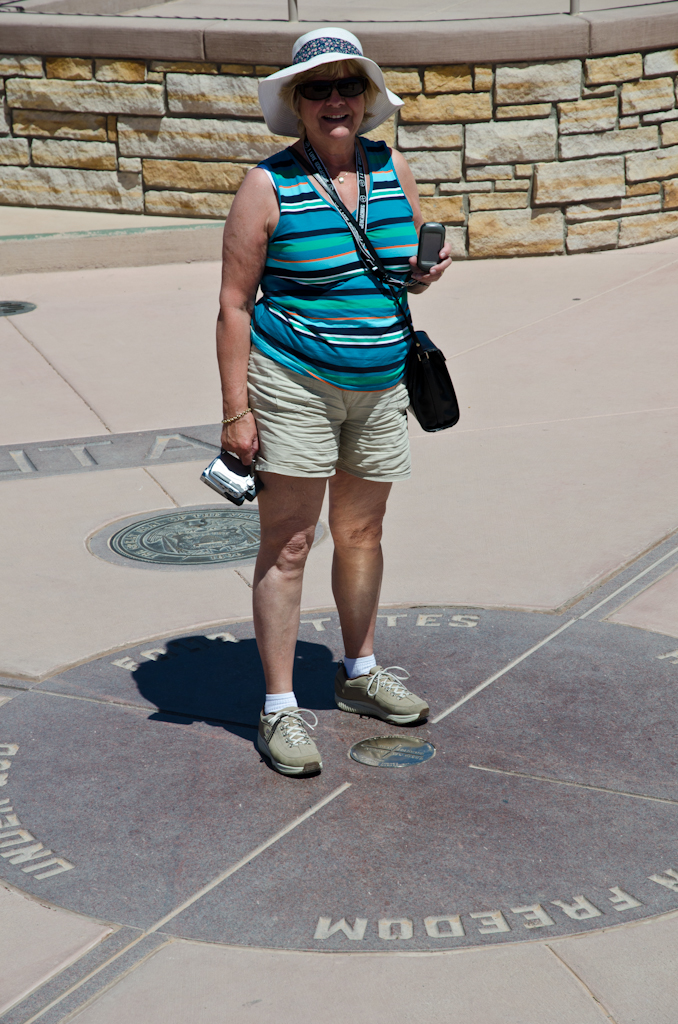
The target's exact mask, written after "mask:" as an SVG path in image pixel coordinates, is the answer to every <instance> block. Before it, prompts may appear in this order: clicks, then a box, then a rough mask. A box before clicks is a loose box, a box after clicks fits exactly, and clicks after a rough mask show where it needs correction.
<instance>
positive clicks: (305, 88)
mask: <svg viewBox="0 0 678 1024" xmlns="http://www.w3.org/2000/svg"><path fill="white" fill-rule="evenodd" d="M333 86H334V82H304V83H303V85H300V86H299V92H300V93H301V95H302V96H303V97H304V99H305V100H326V99H328V97H329V96H331V95H332V88H333Z"/></svg>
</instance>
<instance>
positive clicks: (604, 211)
mask: <svg viewBox="0 0 678 1024" xmlns="http://www.w3.org/2000/svg"><path fill="white" fill-rule="evenodd" d="M621 208H622V201H621V199H599V200H593V201H592V202H590V203H579V204H578V205H577V206H568V208H567V210H566V211H565V220H566V221H567V223H568V224H576V223H578V222H579V221H587V220H605V219H607V218H609V217H618V216H619V215H620V213H621Z"/></svg>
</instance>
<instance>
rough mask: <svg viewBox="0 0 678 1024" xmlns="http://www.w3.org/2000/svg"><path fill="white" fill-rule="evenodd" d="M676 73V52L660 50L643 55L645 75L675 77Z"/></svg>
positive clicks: (677, 53)
mask: <svg viewBox="0 0 678 1024" xmlns="http://www.w3.org/2000/svg"><path fill="white" fill-rule="evenodd" d="M677 71H678V50H660V51H659V52H658V53H646V54H645V74H646V75H648V77H649V76H650V75H675V73H676V72H677Z"/></svg>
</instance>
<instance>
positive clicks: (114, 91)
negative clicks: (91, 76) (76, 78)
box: [7, 78, 165, 114]
mask: <svg viewBox="0 0 678 1024" xmlns="http://www.w3.org/2000/svg"><path fill="white" fill-rule="evenodd" d="M7 102H8V103H9V105H10V106H11V107H20V108H21V109H23V110H71V111H76V112H80V111H82V112H87V113H92V114H107V113H111V114H113V113H120V114H163V113H164V112H165V100H164V95H163V88H162V86H161V85H128V84H127V83H120V84H113V83H109V82H64V81H61V80H60V79H56V78H43V79H41V80H40V81H38V80H37V79H32V78H26V79H21V78H11V79H9V81H8V82H7Z"/></svg>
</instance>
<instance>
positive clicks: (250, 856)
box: [23, 782, 351, 1024]
mask: <svg viewBox="0 0 678 1024" xmlns="http://www.w3.org/2000/svg"><path fill="white" fill-rule="evenodd" d="M350 786H351V783H350V782H343V783H342V784H341V786H338V787H337V788H336V789H333V790H332V792H331V793H328V794H327V796H324V797H323V798H322V800H318V802H317V803H315V804H313V806H312V807H309V808H308V810H306V811H304V812H303V813H302V814H300V815H298V816H297V817H296V818H293V819H292V821H290V822H289V823H288V824H287V825H285V826H284V827H283V828H281V829H279V830H278V831H277V832H276V833H275V834H274V835H272V836H271V837H270V839H266V840H264V842H263V843H260V844H259V845H258V846H255V848H254V849H253V850H251V851H250V852H249V853H247V854H245V856H244V857H241V859H240V860H239V861H236V863H235V864H232V865H231V867H229V868H226V870H225V871H222V872H221V873H220V874H218V875H217V876H216V877H215V878H213V879H212V881H211V882H208V883H207V884H206V885H203V886H202V887H201V888H200V889H198V890H197V892H194V893H193V895H192V896H189V897H188V899H187V900H184V902H183V903H180V904H179V906H178V907H175V908H174V910H171V911H170V912H169V914H165V916H164V917H161V918H160V919H159V920H158V921H156V922H155V924H152V925H151V926H150V928H146V929H145V931H143V932H142V933H141V935H138V936H137V938H136V939H133V940H132V942H129V943H128V944H127V945H126V946H124V947H123V948H122V949H120V950H118V952H117V953H115V954H114V955H113V956H111V957H109V958H108V960H105V961H104V962H103V963H102V964H99V966H98V967H97V968H95V969H94V970H93V971H90V972H89V974H87V975H85V977H84V978H81V979H80V981H77V982H76V983H75V984H74V985H71V986H70V988H68V989H67V990H66V991H65V992H62V994H61V995H60V996H58V997H57V998H56V999H53V1000H52V1001H51V1002H50V1003H48V1004H47V1006H43V1008H42V1009H41V1010H38V1012H37V1013H34V1014H33V1016H32V1017H29V1018H28V1020H26V1021H24V1022H23V1024H33V1021H36V1020H39V1019H40V1017H42V1016H44V1014H46V1013H47V1011H48V1010H51V1009H52V1007H54V1006H57V1005H58V1004H59V1003H60V1002H62V1000H64V999H65V998H66V997H67V996H69V995H71V993H72V992H77V990H78V989H79V988H81V987H82V986H83V985H84V984H85V983H86V982H88V981H89V980H90V979H91V978H94V977H96V975H97V974H99V973H100V972H101V971H103V970H104V969H105V968H106V967H108V966H109V965H110V964H112V963H114V962H115V961H116V960H118V959H119V958H120V957H121V956H122V955H123V954H124V953H126V952H127V951H128V950H130V949H132V948H133V947H134V946H137V945H138V944H139V943H140V942H142V941H143V940H144V939H145V938H146V937H147V936H148V935H153V933H154V932H157V931H159V930H160V928H162V927H164V925H166V924H168V923H169V922H170V921H172V920H174V918H175V917H178V916H179V914H182V913H183V912H184V910H187V909H188V908H189V907H191V906H192V905H193V904H194V903H197V901H198V900H200V899H202V897H203V896H206V895H207V893H208V892H211V891H212V889H215V888H216V887H217V886H218V885H220V884H221V883H222V882H224V881H226V879H227V878H230V876H231V875H234V874H235V873H236V871H239V870H240V869H241V868H244V867H245V866H246V865H247V864H249V863H250V862H251V861H253V860H254V859H255V858H256V857H258V856H259V855H260V854H262V853H264V852H265V851H266V850H268V849H269V847H271V846H273V845H274V844H275V843H277V842H278V841H279V840H280V839H282V838H284V836H286V835H287V834H288V833H289V832H292V831H293V830H294V829H295V828H298V826H299V825H301V824H303V822H305V821H306V820H307V819H308V818H311V817H312V816H313V815H314V814H317V813H318V811H320V810H322V808H323V807H325V806H326V805H327V804H329V803H331V802H332V800H335V799H336V798H337V797H338V796H341V794H342V793H344V792H345V791H346V790H347V789H349V788H350Z"/></svg>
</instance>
